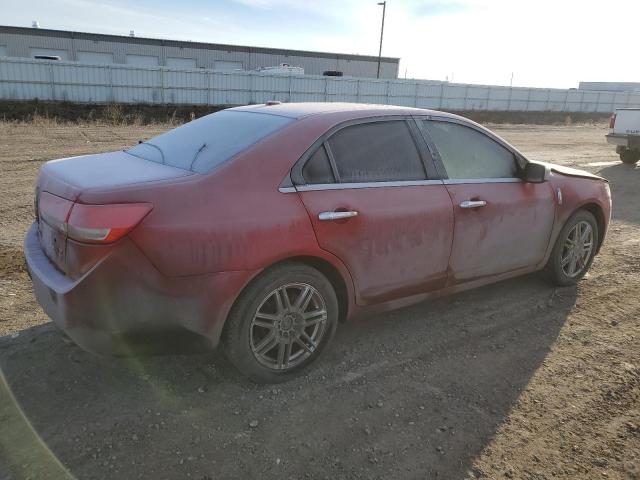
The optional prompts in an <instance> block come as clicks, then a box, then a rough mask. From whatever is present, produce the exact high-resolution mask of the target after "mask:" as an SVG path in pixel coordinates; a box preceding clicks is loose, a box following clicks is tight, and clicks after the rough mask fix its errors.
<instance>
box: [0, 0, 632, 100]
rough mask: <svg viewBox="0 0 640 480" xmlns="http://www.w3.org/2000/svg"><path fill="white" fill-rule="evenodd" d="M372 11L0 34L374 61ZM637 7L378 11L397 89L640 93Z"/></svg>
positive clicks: (254, 11) (345, 4)
mask: <svg viewBox="0 0 640 480" xmlns="http://www.w3.org/2000/svg"><path fill="white" fill-rule="evenodd" d="M378 1H379V0H366V1H365V0H322V1H316V2H307V1H302V0H300V1H296V0H228V1H218V0H181V1H179V2H176V1H174V0H138V1H133V0H129V1H126V0H21V1H19V2H18V1H16V0H0V12H2V13H1V14H0V24H3V25H16V26H31V22H32V21H33V20H37V21H38V22H39V23H40V26H41V27H42V28H54V29H63V30H75V31H87V32H97V33H111V34H121V35H128V33H129V30H135V32H136V36H139V37H156V38H166V39H177V40H193V41H200V42H213V43H227V44H238V45H252V46H260V47H274V48H289V49H300V50H317V51H329V52H340V53H357V54H366V55H377V54H378V42H379V36H380V22H381V18H382V7H381V6H379V5H377V3H378ZM638 18H640V0H610V1H608V2H604V1H601V0H600V1H598V0H581V1H577V0H387V8H386V19H385V30H384V42H383V47H382V55H383V56H390V57H400V59H401V60H400V69H399V77H401V78H404V77H405V75H406V77H407V78H422V79H431V80H449V81H454V82H461V83H476V84H491V85H509V84H510V83H511V82H512V84H513V85H514V86H529V87H558V88H570V87H577V86H578V82H579V81H581V80H582V81H626V82H632V81H640V62H638V61H637V59H635V58H636V57H637V55H634V53H633V52H634V51H635V50H637V46H638V42H639V40H638V38H640V37H639V36H638V28H637V21H638Z"/></svg>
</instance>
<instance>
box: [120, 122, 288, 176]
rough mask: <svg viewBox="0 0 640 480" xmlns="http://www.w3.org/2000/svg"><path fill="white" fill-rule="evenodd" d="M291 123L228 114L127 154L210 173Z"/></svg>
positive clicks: (156, 139)
mask: <svg viewBox="0 0 640 480" xmlns="http://www.w3.org/2000/svg"><path fill="white" fill-rule="evenodd" d="M291 121H292V119H291V118H287V117H281V116H277V115H270V114H264V113H252V112H234V111H230V110H225V111H221V112H216V113H213V114H211V115H207V116H206V117H202V118H199V119H198V120H194V121H193V122H189V123H187V124H186V125H183V126H181V127H178V128H176V129H174V130H170V131H168V132H166V133H163V134H162V135H158V136H157V137H154V138H152V139H151V140H148V141H146V142H143V143H139V144H138V145H136V146H134V147H131V148H130V149H128V150H126V151H127V153H129V154H131V155H134V156H136V157H139V158H143V159H145V160H149V161H152V162H157V163H162V164H165V165H170V166H172V167H177V168H182V169H184V170H191V171H193V172H197V173H206V172H209V171H211V170H213V169H214V168H215V167H217V166H218V165H220V164H221V163H223V162H225V161H226V160H229V159H230V158H231V157H233V156H234V155H236V154H237V153H239V152H241V151H242V150H245V149H246V148H248V147H250V146H251V145H253V144H254V143H256V142H258V141H259V140H261V139H263V138H265V137H266V136H268V135H270V134H272V133H273V132H275V131H276V130H279V129H280V128H282V127H283V126H285V125H286V124H288V123H290V122H291Z"/></svg>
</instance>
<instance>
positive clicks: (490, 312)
mask: <svg viewBox="0 0 640 480" xmlns="http://www.w3.org/2000/svg"><path fill="white" fill-rule="evenodd" d="M163 128H164V127H163V126H162V125H159V126H144V127H135V126H99V125H80V126H78V125H75V126H74V125H68V126H63V125H56V124H55V123H52V122H42V123H41V124H40V125H37V124H36V125H34V124H16V123H0V188H1V190H0V191H1V192H2V195H1V203H0V227H1V228H0V275H1V277H0V336H1V338H0V367H1V372H2V377H0V432H1V434H0V478H7V479H9V478H11V479H13V478H32V479H40V478H47V479H48V478H52V479H55V478H73V477H76V478H80V479H105V478H116V479H121V478H122V479H134V478H145V479H182V478H193V479H200V480H205V479H226V478H232V479H235V478H239V479H248V478H287V479H289V478H292V479H316V478H321V479H322V478H326V479H370V478H380V479H390V478H403V479H404V478H410V479H413V478H416V479H425V478H429V479H431V478H443V479H460V478H468V479H472V478H513V479H551V478H573V479H591V478H608V479H629V480H631V479H639V478H640V316H639V313H640V301H639V300H638V295H637V293H638V286H639V277H638V275H639V273H640V249H639V246H640V235H639V234H640V209H638V205H639V204H640V188H638V186H639V185H640V168H634V167H629V166H627V165H623V164H621V163H620V162H619V161H617V157H616V156H615V153H614V151H613V148H612V147H610V146H608V145H607V144H606V143H605V139H604V134H605V133H606V126H605V125H604V124H598V125H574V126H522V125H518V126H515V125H500V126H496V127H495V130H496V131H497V132H498V133H499V134H501V135H503V136H504V137H505V138H507V139H508V140H509V141H510V142H511V143H512V144H514V145H515V146H517V147H518V148H519V149H520V150H521V151H523V152H524V153H525V154H526V155H527V156H529V157H530V158H532V159H539V160H545V161H552V162H557V163H561V164H566V165H571V166H575V167H580V168H584V169H586V170H589V171H591V172H599V173H600V174H601V175H603V176H605V177H606V178H608V179H609V180H610V182H611V190H612V193H613V200H614V211H613V221H612V224H611V228H610V231H609V234H608V238H607V240H606V244H605V245H604V247H603V249H602V251H601V253H600V255H599V256H598V257H597V258H596V260H595V263H594V265H593V268H592V270H591V273H590V274H589V275H588V276H587V277H586V278H585V279H584V280H583V281H582V282H581V283H580V284H579V286H578V287H577V288H564V289H554V288H552V287H550V286H549V285H547V284H546V283H545V282H544V281H542V280H541V279H540V278H539V277H538V276H536V275H530V276H526V277H522V278H518V279H515V280H510V281H507V282H503V283H499V284H496V285H492V286H488V287H484V288H481V289H478V290H475V291H471V292H467V293H463V294H460V295H457V296H452V297H449V298H444V299H441V300H437V301H432V302H428V303H424V304H420V305H417V306H414V307H411V308H407V309H404V310H400V311H396V312H392V313H388V314H385V315H382V316H377V317H372V318H369V319H366V320H365V321H360V322H356V323H350V324H346V325H341V326H340V327H339V329H338V334H337V335H336V338H335V341H334V343H333V345H332V346H331V347H330V348H329V349H328V350H327V351H326V354H325V355H324V357H323V358H322V359H321V360H320V361H319V362H318V363H317V364H316V366H315V368H313V369H312V370H310V371H309V373H308V375H306V376H303V377H301V378H298V379H296V380H294V381H292V382H289V383H286V384H283V385H278V386H276V387H273V386H256V385H254V384H252V383H250V382H248V381H246V380H245V379H243V378H242V377H241V376H239V374H237V373H236V372H235V371H234V370H232V369H231V367H230V366H229V365H228V364H227V362H226V361H225V360H224V358H222V357H221V355H219V354H217V353H213V354H209V355H197V356H167V357H150V358H137V359H136V358H98V357H95V356H92V355H90V354H87V353H85V352H83V351H82V350H80V349H79V348H78V347H76V346H74V345H73V344H70V343H68V342H66V341H65V340H64V339H63V337H62V336H61V335H60V333H59V332H58V331H57V330H56V329H55V328H54V327H53V326H52V325H51V324H50V323H48V321H47V318H46V317H45V316H44V314H43V313H42V312H41V311H40V309H39V307H38V306H37V304H36V303H35V301H34V298H33V295H32V292H31V289H30V284H29V279H28V277H27V275H26V274H25V272H24V269H23V267H22V261H23V260H22V254H21V242H22V236H23V234H24V232H25V230H26V228H27V226H28V225H29V223H30V222H31V218H32V209H33V207H32V203H33V201H32V184H33V181H34V178H35V176H36V173H37V170H38V168H39V167H40V165H41V164H42V162H43V161H45V160H47V159H51V158H58V157H63V156H71V155H78V154H82V153H89V152H100V151H106V150H112V149H119V148H122V147H123V146H125V145H129V144H132V143H134V142H135V141H136V140H138V139H139V138H146V137H149V136H151V135H153V134H155V133H157V132H159V131H161V130H163Z"/></svg>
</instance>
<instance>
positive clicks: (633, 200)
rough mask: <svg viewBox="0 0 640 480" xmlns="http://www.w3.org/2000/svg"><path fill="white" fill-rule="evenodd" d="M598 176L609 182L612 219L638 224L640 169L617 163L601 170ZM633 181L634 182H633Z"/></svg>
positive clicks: (639, 221) (639, 214) (639, 219)
mask: <svg viewBox="0 0 640 480" xmlns="http://www.w3.org/2000/svg"><path fill="white" fill-rule="evenodd" d="M598 175H601V176H603V177H605V178H606V179H607V180H609V186H610V188H611V201H612V203H613V212H612V217H613V218H615V219H619V220H624V221H627V222H633V223H640V209H639V208H638V205H639V204H640V167H637V166H636V165H627V164H624V163H618V164H615V165H612V166H610V167H606V168H603V169H602V170H600V171H599V172H598ZM634 180H635V182H634Z"/></svg>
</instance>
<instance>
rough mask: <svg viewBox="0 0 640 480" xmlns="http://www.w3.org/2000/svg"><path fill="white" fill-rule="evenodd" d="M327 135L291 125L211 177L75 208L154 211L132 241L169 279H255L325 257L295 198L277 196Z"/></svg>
mask: <svg viewBox="0 0 640 480" xmlns="http://www.w3.org/2000/svg"><path fill="white" fill-rule="evenodd" d="M326 128H327V127H326V121H321V119H317V118H314V117H310V118H307V119H303V120H298V121H294V122H293V123H292V124H290V125H289V126H287V127H285V128H284V129H283V130H281V131H280V132H277V133H276V134H274V135H272V136H270V137H268V138H266V139H264V140H263V141H261V142H258V143H257V144H256V145H255V146H254V147H252V148H250V149H248V150H246V151H244V152H242V153H240V154H239V155H237V156H236V157H235V158H233V159H232V160H230V161H228V162H226V163H225V164H223V165H221V166H220V167H218V168H217V169H216V170H215V171H213V172H211V173H208V174H204V175H193V176H190V177H187V178H185V179H177V180H174V181H172V182H169V183H164V184H163V183H155V184H149V185H137V186H135V187H133V188H124V189H123V190H121V191H109V190H104V191H97V190H93V191H87V192H83V194H82V195H81V197H80V199H79V200H80V201H81V202H84V203H110V202H117V201H122V200H124V201H127V202H137V201H150V202H151V203H153V205H154V208H153V210H152V211H151V213H149V215H148V216H147V217H145V219H144V220H143V222H142V223H141V224H140V225H139V226H138V227H137V228H136V229H135V230H134V231H133V232H132V233H131V234H130V237H131V239H132V240H133V241H134V242H135V243H136V244H137V245H138V246H139V247H140V249H141V250H142V251H143V252H144V254H145V255H146V256H147V257H148V258H149V259H150V260H151V262H152V263H153V264H154V265H155V266H156V267H157V268H158V269H159V270H160V271H161V272H162V273H163V274H165V275H167V276H188V275H201V274H205V273H214V272H225V271H227V272H228V271H238V270H251V271H257V270H260V269H262V268H265V267H267V266H269V265H271V264H273V263H276V262H277V261H279V260H282V259H285V258H289V257H292V256H300V255H313V256H325V257H326V256H327V253H326V252H324V251H323V250H321V249H320V248H319V247H318V244H317V241H316V237H315V234H314V231H313V228H312V226H311V222H310V220H309V216H308V214H307V211H306V210H305V208H304V205H303V204H302V202H301V201H300V199H299V197H298V196H297V195H296V194H292V193H281V192H280V191H279V190H278V187H279V185H280V183H281V182H282V180H283V179H284V178H285V176H286V175H287V174H288V171H289V169H290V168H291V166H292V165H293V164H294V163H295V161H296V160H297V159H298V158H299V157H300V156H301V155H302V154H303V153H304V151H305V150H306V149H307V148H308V146H309V145H311V143H313V141H315V140H316V139H317V138H318V137H319V136H320V135H321V134H322V133H323V132H324V131H325V130H326ZM332 261H335V259H332Z"/></svg>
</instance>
